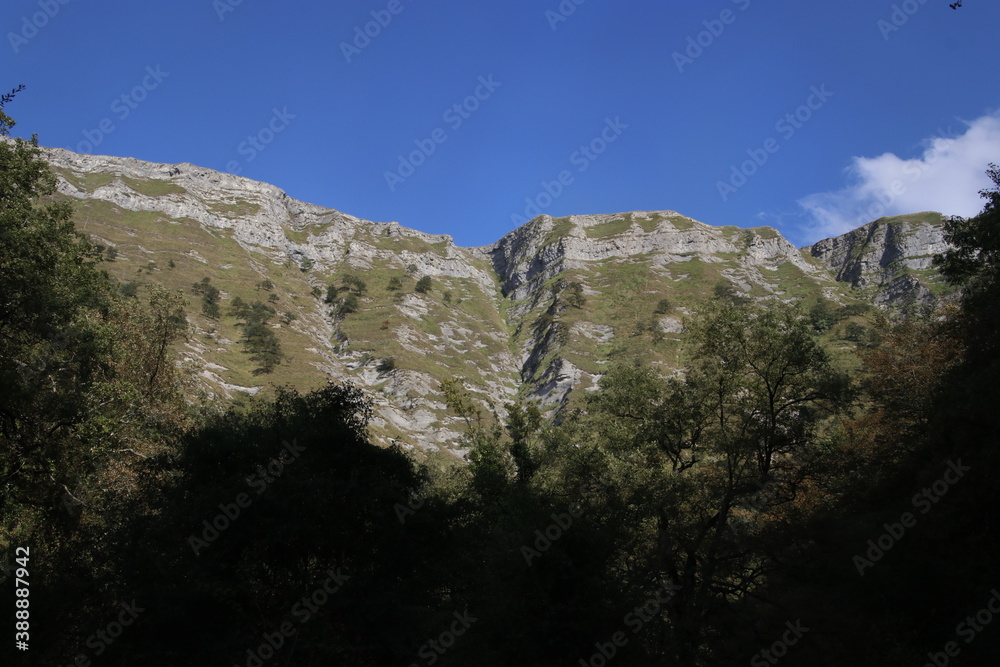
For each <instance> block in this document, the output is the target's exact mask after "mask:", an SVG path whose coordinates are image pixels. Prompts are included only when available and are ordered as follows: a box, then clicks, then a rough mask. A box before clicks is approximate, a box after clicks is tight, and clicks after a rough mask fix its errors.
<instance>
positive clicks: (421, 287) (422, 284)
mask: <svg viewBox="0 0 1000 667" xmlns="http://www.w3.org/2000/svg"><path fill="white" fill-rule="evenodd" d="M414 289H416V290H417V291H418V292H420V293H421V294H426V293H427V292H430V291H431V277H430V276H424V277H423V278H421V279H420V280H418V281H417V286H416V287H415V288H414Z"/></svg>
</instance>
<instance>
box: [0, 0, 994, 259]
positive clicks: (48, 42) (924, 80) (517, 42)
mask: <svg viewBox="0 0 1000 667" xmlns="http://www.w3.org/2000/svg"><path fill="white" fill-rule="evenodd" d="M949 2H950V0H924V2H921V1H920V0H906V1H905V2H890V1H879V0H875V1H873V0H843V1H841V2H837V3H831V2H765V1H764V0H711V1H706V0H698V1H697V2H696V1H694V0H671V1H670V2H661V1H656V2H653V1H646V0H643V1H642V2H614V3H613V2H610V0H562V2H560V0H533V1H530V2H529V1H527V0H508V1H506V2H483V1H481V0H479V1H477V0H463V1H462V2H455V1H451V2H437V3H433V2H430V1H425V0H344V1H341V2H287V3H282V4H280V5H278V4H277V3H274V4H271V3H265V2H263V1H262V0H242V1H240V0H214V1H213V0H175V1H173V2H163V3H137V2H125V1H123V0H106V1H102V2H100V3H93V2H84V1H83V0H6V2H5V3H4V11H3V13H2V29H3V33H4V40H3V44H0V71H2V72H3V73H4V75H5V76H4V77H3V78H4V80H5V82H0V87H2V88H3V89H9V88H12V87H14V86H15V85H17V84H18V83H24V84H26V85H27V87H28V88H27V90H26V91H25V92H24V93H22V94H21V95H19V96H18V98H17V99H16V101H15V102H14V103H12V104H11V105H9V106H8V108H7V111H8V113H9V114H10V115H12V116H13V117H14V118H15V119H16V120H18V122H19V124H18V127H17V128H16V131H15V134H20V135H21V136H28V135H30V134H31V133H33V132H37V133H38V134H39V138H40V142H41V143H42V144H43V145H47V146H60V147H63V148H71V149H73V150H78V151H79V152H86V153H93V154H104V155H117V156H129V157H136V158H139V159H143V160H149V161H154V162H165V163H177V162H191V163H194V164H196V165H199V166H203V167H209V168H212V169H217V170H220V171H230V172H237V173H239V174H241V175H243V176H247V177H249V178H253V179H257V180H261V181H266V182H269V183H273V184H275V185H277V186H279V187H281V188H282V189H284V190H285V191H287V192H288V193H289V195H291V196H293V197H296V198H298V199H302V200H305V201H308V202H312V203H316V204H320V205H324V206H329V207H332V208H336V209H338V210H341V211H344V212H346V213H350V214H352V215H356V216H359V217H362V218H366V219H370V220H379V221H388V220H395V221H398V222H399V223H400V224H402V225H405V226H407V227H412V228H416V229H419V230H422V231H425V232H429V233H435V234H442V233H446V234H451V235H452V236H454V238H455V240H456V242H457V243H458V244H459V245H465V246H472V245H484V244H487V243H490V242H493V241H495V240H497V239H498V238H500V237H501V236H502V235H503V234H505V233H506V232H508V231H510V230H512V229H514V228H515V227H516V226H517V225H518V224H519V223H520V222H521V221H523V220H524V219H526V218H528V217H530V216H532V215H534V214H536V213H537V212H542V213H546V214H549V215H553V216H561V215H569V214H576V213H617V212H622V211H629V210H659V209H672V210H677V211H680V212H681V213H684V214H685V215H689V216H691V217H693V218H696V219H699V220H702V221H704V222H707V223H709V224H715V225H726V224H733V225H739V226H743V227H748V226H757V225H771V226H773V227H775V228H777V229H779V230H780V231H781V232H782V233H783V234H784V235H785V236H786V237H788V238H789V239H790V240H791V241H793V242H794V243H796V244H798V245H804V244H807V243H810V242H813V241H816V240H818V239H820V238H823V237H825V236H830V235H832V234H835V233H839V232H841V231H845V230H846V229H849V228H852V227H854V226H857V225H858V224H862V223H864V222H867V221H868V220H870V219H874V218H876V217H879V216H880V215H884V214H896V213H905V212H915V211H918V210H929V209H935V210H942V211H943V212H944V213H947V214H959V215H973V214H975V213H976V212H978V210H979V208H980V205H979V203H980V199H979V197H978V194H977V193H978V191H979V190H980V189H982V188H983V187H985V186H986V185H987V181H986V180H985V176H984V175H983V172H984V171H985V169H986V167H987V163H988V162H989V161H991V160H992V161H997V162H1000V115H998V114H997V112H998V110H1000V85H998V79H1000V70H998V68H996V67H995V65H991V64H990V63H993V62H994V61H995V53H994V51H993V48H992V47H993V46H994V44H995V38H996V26H997V25H1000V3H997V2H995V1H987V0H966V2H965V6H964V7H963V8H961V9H960V10H957V11H953V10H952V9H950V8H949V7H948V4H949ZM237 3H238V4H237ZM577 3H579V4H577ZM366 31H367V33H368V34H367V35H366V34H365V32H366ZM456 105H458V108H457V109H456ZM789 114H791V116H789Z"/></svg>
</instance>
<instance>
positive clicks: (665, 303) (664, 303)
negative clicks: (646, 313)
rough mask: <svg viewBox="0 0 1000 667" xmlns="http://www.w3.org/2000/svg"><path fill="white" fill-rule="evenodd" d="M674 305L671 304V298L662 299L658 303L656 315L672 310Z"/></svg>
mask: <svg viewBox="0 0 1000 667" xmlns="http://www.w3.org/2000/svg"><path fill="white" fill-rule="evenodd" d="M671 308H673V306H672V305H671V304H670V299H660V300H659V301H658V302H657V303H656V309H655V310H654V311H653V313H654V314H656V315H666V314H667V313H669V312H670V310H671Z"/></svg>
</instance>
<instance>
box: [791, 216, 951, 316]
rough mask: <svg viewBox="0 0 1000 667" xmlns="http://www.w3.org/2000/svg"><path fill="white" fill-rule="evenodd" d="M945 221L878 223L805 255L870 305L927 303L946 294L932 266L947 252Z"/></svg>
mask: <svg viewBox="0 0 1000 667" xmlns="http://www.w3.org/2000/svg"><path fill="white" fill-rule="evenodd" d="M944 221H945V220H944V217H943V216H942V215H941V214H940V213H934V212H926V213H917V214H915V215H901V216H895V217H890V218H879V219H878V220H876V221H874V222H869V223H868V224H866V225H862V226H861V227H858V228H857V229H854V230H852V231H850V232H847V233H846V234H843V235H841V236H838V237H836V238H832V239H824V240H823V241H820V242H819V243H816V244H814V245H812V246H809V247H807V248H804V250H805V251H806V252H808V253H809V254H810V255H812V256H813V257H815V258H816V259H818V260H820V261H821V262H823V263H824V264H825V265H826V266H828V267H830V269H831V271H833V272H834V275H835V277H836V279H837V280H839V281H843V282H846V283H848V284H850V285H851V287H853V288H855V289H856V290H859V291H860V292H861V293H863V294H864V295H865V297H867V298H868V299H870V300H871V301H873V302H874V303H877V304H889V305H900V304H905V303H907V302H918V303H923V304H929V303H933V302H934V301H935V300H936V299H937V298H938V297H941V296H945V295H947V294H948V293H949V292H950V288H949V287H948V285H947V284H946V283H945V282H944V281H943V280H942V279H941V276H940V275H939V274H938V272H937V270H936V269H935V268H934V265H933V259H934V255H936V254H940V253H942V252H944V251H945V250H947V249H948V244H947V242H946V241H945V240H944Z"/></svg>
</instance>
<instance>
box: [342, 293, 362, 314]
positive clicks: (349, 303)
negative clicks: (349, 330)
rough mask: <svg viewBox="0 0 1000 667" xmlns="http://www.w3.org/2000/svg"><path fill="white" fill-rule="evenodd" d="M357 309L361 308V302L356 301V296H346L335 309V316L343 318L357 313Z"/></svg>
mask: <svg viewBox="0 0 1000 667" xmlns="http://www.w3.org/2000/svg"><path fill="white" fill-rule="evenodd" d="M359 308H361V301H360V300H359V299H358V296H357V295H356V294H348V295H347V296H346V297H344V299H343V301H341V302H340V306H339V307H338V308H337V314H338V315H340V316H341V317H343V316H344V315H349V314H350V313H356V312H358V309H359Z"/></svg>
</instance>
